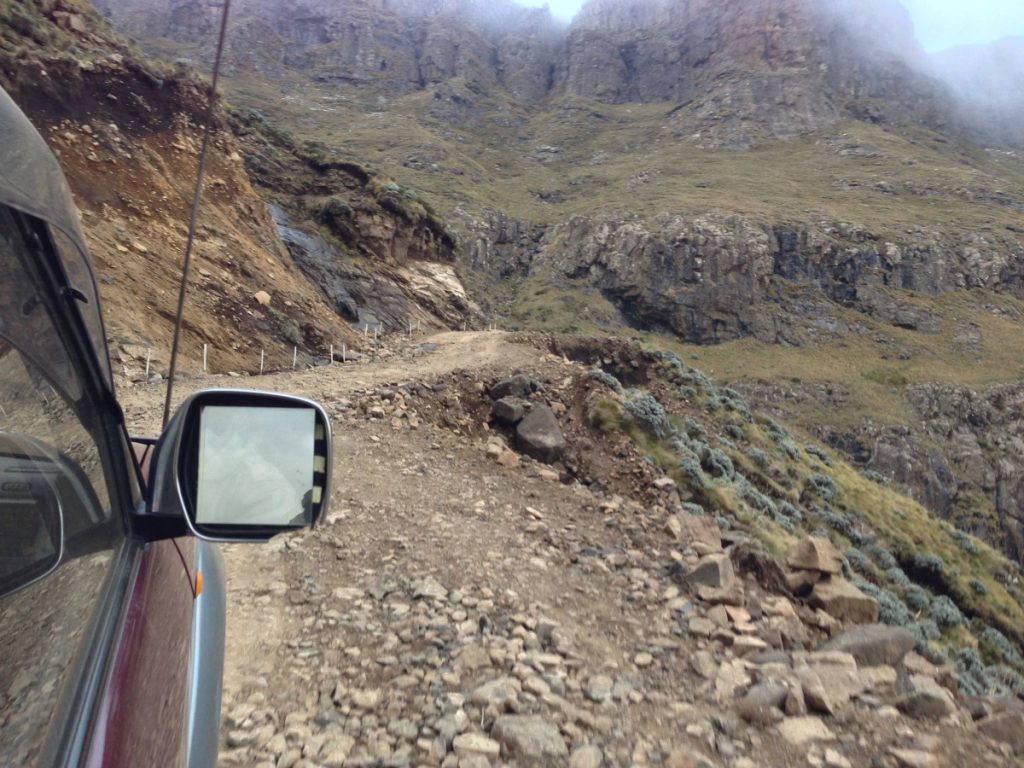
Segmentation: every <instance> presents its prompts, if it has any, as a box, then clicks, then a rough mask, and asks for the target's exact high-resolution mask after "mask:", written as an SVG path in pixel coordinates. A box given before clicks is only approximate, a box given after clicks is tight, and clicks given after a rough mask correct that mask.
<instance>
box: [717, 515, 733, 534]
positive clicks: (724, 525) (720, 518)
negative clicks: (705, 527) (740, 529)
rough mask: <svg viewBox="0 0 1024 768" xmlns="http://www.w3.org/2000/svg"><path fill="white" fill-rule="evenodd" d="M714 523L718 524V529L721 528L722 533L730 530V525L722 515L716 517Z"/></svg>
mask: <svg viewBox="0 0 1024 768" xmlns="http://www.w3.org/2000/svg"><path fill="white" fill-rule="evenodd" d="M715 522H716V523H717V524H718V527H719V528H721V529H722V530H723V531H727V530H729V529H730V528H732V523H731V522H729V518H727V517H724V516H722V515H716V516H715Z"/></svg>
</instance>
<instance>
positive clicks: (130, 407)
mask: <svg viewBox="0 0 1024 768" xmlns="http://www.w3.org/2000/svg"><path fill="white" fill-rule="evenodd" d="M517 370H523V371H525V372H527V373H528V374H529V375H531V376H532V377H534V379H535V380H536V381H538V382H541V383H542V385H543V390H542V393H543V397H544V398H545V399H548V400H549V401H550V402H553V403H554V404H555V405H557V404H558V403H557V402H556V401H558V399H559V397H560V396H561V395H560V393H562V392H563V391H566V389H567V387H568V382H570V381H571V380H574V377H575V380H578V379H579V378H580V374H581V373H582V372H583V368H582V367H581V366H579V365H577V364H575V363H570V362H569V361H567V360H564V359H562V358H560V357H557V356H554V355H551V354H549V353H547V352H544V351H541V350H539V349H538V348H536V347H533V346H529V345H525V344H518V343H513V340H512V339H511V338H510V337H508V336H506V335H504V334H500V333H462V334H458V333H447V334H441V335H437V336H434V337H431V338H428V339H415V340H405V341H403V342H402V343H401V344H399V345H397V346H396V347H395V348H394V349H392V350H390V351H389V352H388V353H387V355H382V356H381V357H380V358H378V359H376V360H373V361H371V360H363V361H361V362H358V363H351V364H348V365H335V366H331V367H322V368H318V369H315V370H309V371H304V372H299V373H294V374H277V375H272V376H265V377H260V378H231V377H215V378H211V379H207V380H189V381H186V382H183V383H182V384H180V385H178V388H177V398H178V399H179V400H180V399H181V398H183V397H185V396H186V395H187V393H188V392H189V391H191V390H192V389H194V388H196V387H198V386H211V385H212V386H244V387H258V388H261V389H274V390H280V391H287V392H292V393H296V394H301V395H304V396H308V397H313V398H316V399H318V400H320V401H321V402H322V403H324V404H325V406H326V407H327V409H328V410H329V412H330V413H331V417H332V421H333V428H334V448H335V453H334V456H335V462H334V475H333V482H334V491H333V493H332V496H331V510H330V512H329V514H328V516H327V520H326V521H325V523H324V524H323V525H321V526H319V527H318V528H317V529H315V530H314V531H312V532H303V533H301V534H296V535H291V536H287V537H279V538H278V539H276V540H274V541H273V542H271V543H269V544H266V545H245V546H243V545H234V546H227V547H224V551H225V555H226V558H227V562H228V573H229V577H228V579H229V613H228V646H227V668H226V670H225V688H224V707H223V712H224V722H223V744H222V752H221V763H222V765H224V766H254V765H258V766H261V767H262V766H274V767H275V768H290V767H294V766H408V765H444V766H449V767H452V766H485V765H491V764H494V763H495V762H498V761H503V762H507V763H511V764H516V765H535V764H545V765H561V764H568V765H572V766H576V767H577V768H582V767H584V766H592V767H593V766H599V765H669V766H676V767H681V766H701V765H710V766H735V767H736V768H756V767H757V766H769V765H770V766H785V765H792V766H806V765H808V764H810V765H815V766H820V765H828V766H831V767H832V768H842V767H843V766H851V765H870V764H872V759H873V758H874V757H876V756H879V755H881V756H883V757H884V759H883V761H882V762H881V763H880V764H881V765H890V764H892V765H896V764H897V763H895V762H894V760H895V758H891V754H893V753H892V750H893V749H897V748H907V749H911V750H914V749H918V750H920V751H925V752H927V753H928V754H941V755H942V756H943V759H944V760H945V759H947V758H948V759H950V760H951V761H959V762H960V764H963V765H968V764H972V765H975V764H982V763H979V762H977V760H978V759H985V760H989V761H992V760H994V761H995V762H990V764H992V765H998V764H1005V759H1006V755H1005V754H1004V753H999V752H997V751H996V752H993V751H991V750H990V749H988V747H986V749H988V751H985V750H982V751H978V750H979V747H978V745H977V744H976V743H975V741H974V740H972V738H971V734H970V733H968V732H967V731H964V730H962V729H960V730H956V729H954V730H953V731H952V732H951V733H947V734H945V736H944V739H943V740H939V739H938V737H937V734H938V732H939V728H940V726H939V725H938V724H936V723H927V722H923V723H922V722H917V721H912V722H911V721H908V720H907V719H906V718H903V717H902V716H900V715H899V714H896V715H895V716H893V713H895V712H896V711H895V710H894V709H892V707H884V706H883V702H882V700H881V699H880V698H876V700H874V701H873V702H871V703H870V705H864V706H860V705H858V706H857V707H853V705H852V704H851V708H850V709H848V710H844V711H843V715H842V718H832V719H831V720H830V722H829V727H830V728H831V729H832V730H829V727H825V726H824V724H822V723H821V721H819V720H818V718H817V717H813V716H809V717H804V718H801V717H794V718H790V719H789V720H787V721H786V722H787V723H795V724H796V725H797V726H799V727H800V728H803V727H805V726H806V728H809V729H810V730H811V731H812V732H813V733H812V734H811V735H809V736H807V737H806V741H804V740H803V739H804V738H805V735H804V732H803V731H800V732H799V733H797V732H792V733H791V732H790V731H785V732H783V730H782V729H781V728H776V727H775V725H773V722H774V721H773V720H772V719H770V718H768V719H764V720H763V721H759V720H758V719H757V717H753V718H750V717H747V719H744V718H741V717H740V716H739V715H738V714H737V711H738V710H737V707H738V704H737V699H738V697H739V696H740V695H741V694H742V692H743V691H745V690H746V689H747V688H748V687H749V686H751V684H752V683H754V682H757V681H758V680H760V681H761V682H762V683H764V682H765V681H766V680H770V679H771V678H770V677H766V674H767V673H766V672H765V671H764V670H765V669H769V670H771V669H775V668H774V667H771V665H772V664H774V665H775V667H778V668H779V669H783V668H785V669H789V667H786V665H787V664H792V663H793V662H792V658H790V657H789V655H788V654H786V653H781V652H779V651H773V650H772V649H771V648H768V646H767V644H766V643H764V642H763V641H761V640H760V639H758V638H756V637H753V636H752V635H750V634H749V633H750V632H752V631H753V630H754V629H755V628H754V626H753V625H752V624H750V621H752V620H753V621H757V622H758V627H757V632H759V633H760V634H761V635H762V636H765V637H769V638H771V637H775V636H778V637H782V636H783V634H784V633H790V634H791V635H792V636H793V637H804V638H806V637H808V635H807V629H806V628H805V627H804V624H803V623H802V619H801V618H798V617H797V614H796V612H794V611H793V608H792V606H790V605H789V604H788V601H785V598H782V599H781V600H779V599H777V598H774V597H772V596H769V595H765V594H763V592H762V591H761V590H760V589H759V588H758V586H757V585H756V584H752V583H750V582H747V583H745V584H743V585H742V586H741V587H740V589H741V596H742V598H743V599H742V602H744V603H745V604H746V605H747V606H748V607H750V608H751V609H752V610H751V611H749V612H748V611H747V609H742V608H741V609H739V610H740V611H742V612H743V614H741V613H735V614H727V613H726V611H725V609H724V608H723V606H722V605H721V604H715V600H714V599H711V602H708V601H706V600H704V599H697V598H696V597H694V596H691V595H690V594H687V592H686V591H685V590H684V589H681V587H680V585H679V582H678V580H677V578H676V574H677V573H678V572H679V571H680V566H679V565H678V564H680V563H682V564H683V566H687V567H688V566H692V565H693V564H695V563H696V562H697V555H696V553H695V552H694V551H693V549H692V548H691V547H690V546H687V545H686V543H685V542H682V543H681V542H679V541H677V540H676V539H675V537H674V536H670V535H668V532H667V531H665V530H664V528H665V519H666V517H667V513H666V512H665V510H664V509H662V508H661V507H659V506H658V505H653V506H651V505H645V504H641V503H639V502H638V501H636V500H632V499H630V498H622V497H619V496H615V495H613V494H609V493H596V492H595V491H593V490H591V489H590V488H588V487H586V486H584V485H581V484H579V483H575V482H573V483H569V484H566V483H563V482H560V478H559V473H558V472H557V471H552V469H551V468H549V467H547V466H545V465H542V464H539V463H537V462H534V461H532V460H529V459H526V458H525V457H524V458H523V459H522V461H521V462H519V461H518V460H516V461H515V462H513V463H514V464H518V465H515V466H509V467H505V466H502V465H500V464H499V463H497V462H496V461H495V456H497V455H499V452H497V451H491V452H490V453H489V452H488V450H487V447H488V446H487V443H488V440H490V441H491V442H494V438H493V437H489V432H488V429H487V425H486V420H485V419H484V420H483V421H481V420H480V419H478V418H477V417H476V416H474V415H473V411H472V409H469V410H466V409H464V408H463V400H465V399H467V398H468V395H467V393H472V392H474V391H477V390H479V389H481V388H483V387H484V386H490V385H491V384H493V383H494V382H495V381H496V380H498V379H500V378H503V377H506V376H508V375H510V374H511V373H513V372H514V371H517ZM162 395H163V388H162V387H159V386H155V385H145V386H136V387H134V388H129V389H127V390H126V391H122V396H123V400H124V402H125V403H126V413H127V416H128V420H129V423H130V425H131V428H132V430H133V431H135V432H143V433H146V432H149V433H152V432H153V431H154V430H155V429H156V427H157V423H156V421H155V418H157V417H158V414H159V412H160V407H159V406H160V402H161V398H162ZM563 399H565V398H563ZM570 418H571V416H567V417H564V418H563V422H564V421H565V420H566V419H570ZM592 450H593V451H594V452H600V451H601V450H605V451H610V452H611V453H610V454H609V455H610V456H611V457H612V460H614V461H615V462H618V464H621V467H618V466H617V465H615V466H617V471H621V472H623V473H626V474H630V473H632V474H633V475H635V476H636V477H638V478H646V477H648V476H649V475H650V467H649V466H648V465H646V464H644V463H643V462H642V461H640V460H639V459H638V457H637V456H636V455H635V454H629V453H627V452H626V451H624V450H623V449H621V448H615V447H609V446H604V445H596V444H595V445H594V446H593V447H592ZM631 462H632V463H631ZM608 466H612V465H608ZM563 479H564V478H563ZM642 482H647V483H649V481H648V480H643V481H642ZM595 487H597V486H595ZM704 519H705V520H706V519H707V518H704ZM712 528H713V529H714V531H713V537H712V538H716V537H717V528H715V526H714V525H712ZM685 569H686V568H683V569H682V570H685ZM730 573H731V572H730ZM755 606H756V608H755ZM730 610H734V609H732V608H730ZM776 611H777V612H776ZM755 612H756V615H755V616H753V617H751V616H750V614H751V613H755ZM744 614H746V615H747V618H743V615H744ZM801 615H803V614H801ZM808 615H809V616H810V618H809V619H806V616H805V619H806V620H809V621H815V620H816V619H815V618H814V616H813V613H812V614H808ZM737 616H739V617H740V618H739V619H737V618H736V617H737ZM769 625H770V627H771V628H772V631H774V632H775V633H776V634H775V635H772V634H770V633H768V632H767V630H768V628H769ZM780 627H781V628H782V629H779V628H780ZM801 633H802V634H801ZM787 636H788V635H787ZM758 644H760V646H759V645H758ZM762 646H763V647H764V649H765V653H766V654H767V655H766V656H765V658H764V659H762V660H760V661H757V663H754V662H752V661H751V660H750V659H751V654H752V653H754V652H756V651H757V650H758V648H759V647H762ZM772 654H774V655H772ZM759 665H768V666H767V667H764V666H759ZM780 665H781V666H780ZM776 672H778V670H776ZM773 674H774V673H773ZM780 674H781V673H780ZM786 674H788V675H790V677H780V679H784V680H790V679H791V678H792V673H791V672H787V673H786ZM780 685H783V684H782V683H780ZM785 685H791V683H785ZM757 688H758V686H754V688H752V689H751V690H756V689H757ZM782 690H783V695H785V691H786V690H788V689H786V688H785V687H783V689H782ZM762 693H763V691H762ZM799 701H800V703H801V705H802V706H803V709H802V712H803V714H804V715H806V714H807V710H806V705H803V698H802V696H801V697H800V699H799ZM787 706H788V705H787ZM794 706H796V705H794ZM794 714H797V715H799V714H800V711H795V712H794ZM779 716H781V713H779ZM748 721H749V722H748ZM804 721H807V722H806V723H805V722H804ZM808 723H809V724H808ZM819 725H820V726H821V727H822V728H824V729H825V730H824V733H822V732H820V731H816V730H815V729H817V728H818V727H819ZM794 727H796V726H794ZM979 755H981V756H982V757H981V758H979V757H978V756H979ZM971 760H975V762H970V761H971ZM999 760H1003V761H1004V762H1003V763H1000V762H998V761H999Z"/></svg>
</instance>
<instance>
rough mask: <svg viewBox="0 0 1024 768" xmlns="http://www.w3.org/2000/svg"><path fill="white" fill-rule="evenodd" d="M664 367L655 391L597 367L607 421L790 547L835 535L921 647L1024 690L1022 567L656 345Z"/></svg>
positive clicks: (728, 517)
mask: <svg viewBox="0 0 1024 768" xmlns="http://www.w3.org/2000/svg"><path fill="white" fill-rule="evenodd" d="M657 370H658V374H659V375H658V379H657V381H655V382H652V386H650V387H649V388H647V389H640V388H632V389H623V388H622V387H621V384H620V383H619V381H618V379H616V378H614V377H612V376H611V375H610V374H607V373H604V372H599V371H596V372H592V373H590V374H589V375H590V377H591V378H592V379H595V380H596V381H600V382H601V383H602V384H603V385H604V386H605V387H607V388H608V389H609V390H612V391H614V392H616V393H618V395H619V398H618V401H614V400H612V399H608V400H603V401H602V402H601V405H600V407H599V408H598V409H597V410H598V412H599V413H600V414H601V416H600V417H599V421H600V422H601V424H602V425H603V428H606V429H616V430H619V431H622V432H624V433H626V434H628V435H629V436H630V437H631V438H632V439H633V440H634V442H636V443H637V445H638V446H639V447H640V448H641V449H642V450H643V451H644V452H645V453H646V454H647V455H648V456H649V457H650V458H651V460H652V462H654V463H655V464H656V465H658V466H660V467H661V468H662V469H664V471H666V472H667V473H668V474H669V475H670V476H672V477H673V478H674V479H675V480H676V483H677V484H678V486H679V487H680V489H681V490H682V492H683V493H684V497H685V496H686V495H689V496H691V500H690V501H687V502H686V505H687V509H688V510H690V511H692V512H694V513H696V512H697V511H698V510H699V511H700V512H702V513H707V514H710V515H712V516H714V517H715V519H716V521H717V522H718V523H719V525H720V526H722V527H723V528H725V527H732V526H736V525H740V526H744V527H747V528H749V529H750V530H751V531H752V532H753V533H755V534H756V535H758V536H759V537H760V538H761V539H762V540H763V541H764V543H765V544H766V545H767V546H768V547H769V548H770V549H772V550H774V551H775V552H777V553H780V554H781V553H782V552H784V551H785V550H786V548H788V546H789V545H790V544H791V543H792V542H793V541H794V540H795V538H796V537H797V536H800V535H804V534H806V533H808V532H816V533H817V534H819V535H823V536H826V537H828V538H830V539H832V541H833V542H834V543H835V544H836V545H837V546H839V547H840V549H841V551H843V553H844V570H845V572H846V574H847V576H848V577H849V578H851V579H852V580H853V581H854V583H855V584H856V585H857V586H858V587H859V588H860V589H861V590H862V591H863V592H865V593H866V594H869V595H871V596H872V597H874V598H875V599H876V600H877V601H878V604H879V611H880V620H881V621H882V622H885V623H888V624H893V625H897V626H907V627H909V628H910V629H911V630H912V631H913V632H914V634H915V637H916V638H917V648H918V651H919V652H920V653H922V654H923V655H925V657H926V658H928V659H929V660H931V661H933V662H935V663H945V662H947V661H949V660H953V662H954V663H955V665H956V669H957V674H958V675H959V676H960V677H961V678H963V679H964V680H965V681H966V684H967V685H968V686H969V687H971V688H972V689H977V690H985V691H1000V690H1014V689H1015V686H1016V685H1017V683H1018V678H1019V677H1020V675H1021V674H1022V673H1024V659H1022V653H1021V643H1022V641H1024V609H1022V606H1021V604H1020V602H1019V599H1018V597H1017V596H1015V595H1014V594H1011V593H1010V591H1009V588H1008V587H1009V586H1010V585H1011V582H1012V581H1013V580H1014V579H1015V578H1016V577H1015V576H1013V574H1016V573H1018V569H1017V567H1016V566H1014V565H1012V564H1011V563H1009V562H1008V561H1007V560H1006V559H1005V558H1004V557H1003V556H1002V555H1000V554H999V553H997V552H995V551H994V550H992V549H991V548H990V547H987V546H985V545H984V544H982V543H980V542H978V541H977V540H976V539H974V538H973V537H971V536H969V535H968V534H965V533H963V532H961V531H958V530H956V529H954V528H953V527H952V526H950V525H948V524H946V523H942V522H939V521H936V520H934V518H932V517H931V516H930V515H929V514H928V513H927V512H926V511H925V510H924V509H923V508H921V507H920V506H919V505H917V504H916V503H914V502H913V501H911V500H909V499H907V498H906V497H903V496H901V495H900V494H899V493H897V492H896V491H895V490H893V489H891V488H889V487H888V486H887V485H885V484H881V483H877V482H873V481H872V480H871V479H870V478H868V477H865V475H864V474H863V473H861V472H858V471H856V470H854V469H853V468H852V467H850V466H849V465H847V464H845V463H844V462H842V461H839V460H837V459H834V458H832V456H831V455H830V453H829V452H828V451H826V449H825V448H823V447H821V446H819V445H817V444H815V443H813V442H804V441H801V443H800V444H801V445H802V446H803V450H801V448H799V447H798V443H797V442H796V441H795V440H794V437H793V435H792V434H791V433H790V432H789V430H788V429H786V428H785V427H783V426H782V425H780V424H778V423H777V422H775V421H774V420H772V419H768V418H764V417H762V416H760V415H759V414H758V413H756V412H755V411H754V410H753V409H751V408H749V406H748V405H747V404H746V403H745V402H744V401H743V400H742V397H741V396H740V395H739V394H738V393H737V392H736V391H735V390H720V389H718V388H716V387H715V385H714V384H713V382H712V381H711V380H710V379H709V378H708V377H707V376H705V375H704V374H702V373H700V372H699V371H697V370H695V369H693V368H690V367H689V366H687V365H686V364H684V363H683V362H682V360H680V359H679V358H678V357H677V356H675V355H673V354H671V353H657ZM655 391H660V392H663V393H664V394H663V398H662V399H659V397H658V396H656V395H655V394H654V393H655Z"/></svg>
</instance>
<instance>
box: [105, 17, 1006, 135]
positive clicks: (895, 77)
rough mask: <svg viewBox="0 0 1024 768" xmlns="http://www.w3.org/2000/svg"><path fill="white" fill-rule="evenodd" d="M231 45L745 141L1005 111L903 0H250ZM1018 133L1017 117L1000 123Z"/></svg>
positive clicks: (263, 61) (250, 66)
mask: <svg viewBox="0 0 1024 768" xmlns="http://www.w3.org/2000/svg"><path fill="white" fill-rule="evenodd" d="M97 4H98V6H99V8H100V9H101V10H102V11H103V12H104V13H105V14H107V15H108V16H109V17H110V18H111V19H112V21H114V23H115V24H117V25H118V26H119V28H120V29H122V30H123V31H125V32H127V33H128V34H130V35H133V36H135V37H137V38H140V39H143V40H153V39H159V38H164V39H168V40H172V41H175V42H176V43H178V44H183V45H187V46H194V47H196V48H199V49H206V53H205V55H206V56H208V54H209V46H210V44H211V42H212V41H213V40H214V39H215V35H214V27H215V24H216V22H217V18H218V13H219V11H218V7H217V4H215V3H209V2H203V1H202V0H98V2H97ZM231 41H232V42H231V46H230V52H229V57H230V60H231V62H232V64H233V65H234V66H235V67H236V68H237V69H239V70H243V71H256V72H260V73H262V74H265V75H267V74H269V75H280V74H281V73H282V72H285V71H299V72H303V73H307V74H309V75H311V76H312V77H313V78H315V79H316V80H318V81H321V82H329V83H334V84H337V85H342V86H355V87H362V88H369V89H371V90H373V91H374V92H381V93H388V94H392V95H394V94H405V93H410V92H414V91H416V90H420V89H423V88H429V87H432V86H434V85H437V84H439V83H443V82H446V81H449V80H452V79H459V80H461V81H464V82H465V83H467V84H468V85H469V87H470V88H471V89H472V90H474V91H476V92H486V91H490V90H493V89H495V88H499V89H502V90H503V91H505V92H507V93H508V94H510V95H511V96H513V97H514V98H517V99H521V100H523V101H526V102H529V103H537V102H541V101H543V100H545V99H548V98H552V97H554V98H558V97H564V96H582V97H587V98H593V99H596V100H598V101H604V102H611V103H623V102H641V103H652V102H675V104H676V109H675V112H674V113H673V116H672V118H671V122H672V124H673V127H674V129H675V131H676V132H677V134H678V136H679V137H680V138H688V137H694V136H696V137H699V138H703V140H704V141H705V142H707V141H711V142H713V143H716V144H720V145H729V146H743V145H746V144H749V143H750V142H751V141H754V140H757V139H759V138H762V137H764V136H767V137H776V138H778V137H787V136H795V135H800V134H802V133H806V132H808V131H813V130H815V129H817V128H821V127H823V126H827V125H832V124H834V123H836V122H837V121H838V120H840V119H841V118H844V117H854V118H857V119H865V120H870V121H872V122H884V123H896V124H899V123H905V122H912V123H916V124H921V125H926V126H928V127H932V128H946V129H949V128H951V124H956V125H957V126H959V129H963V130H966V129H967V128H968V126H972V127H977V126H979V125H984V126H985V127H986V132H987V135H989V136H990V137H991V136H993V135H995V134H996V133H999V132H997V131H994V127H995V126H997V125H998V122H997V121H996V120H995V119H993V116H992V114H991V110H987V111H985V110H984V109H983V106H984V105H979V104H978V103H975V105H974V107H975V108H974V109H972V110H956V109H954V94H953V93H952V92H951V91H950V90H949V89H948V88H946V87H945V86H943V85H941V84H940V83H939V82H938V81H937V80H935V79H933V78H932V77H931V76H930V74H931V72H932V71H936V70H934V69H931V68H930V67H929V65H928V62H927V60H926V57H925V55H924V53H923V52H922V51H921V49H920V46H919V45H918V43H917V41H916V38H915V37H914V34H913V28H912V26H911V24H910V20H909V17H908V16H907V14H906V12H905V11H904V10H903V8H902V7H901V6H900V5H899V3H898V2H896V0H871V2H870V4H868V5H865V4H864V3H853V2H850V0H758V1H757V2H741V3H717V2H712V0H694V1H693V2H686V3H678V2H669V1H668V0H629V1H628V2H617V1H616V0H592V1H591V2H589V3H587V4H586V5H585V6H584V8H583V10H582V11H581V12H580V13H579V15H578V16H577V17H576V19H574V20H573V22H572V24H571V25H570V26H569V27H568V28H563V27H562V25H560V24H559V23H557V22H556V21H554V20H553V19H552V18H551V16H550V15H549V14H548V13H547V11H545V10H538V9H525V8H522V7H520V6H518V5H516V4H514V3H513V2H511V0H503V2H499V3H482V2H479V0H444V1H443V2H431V3H416V2H396V1H395V0H346V2H328V0H286V1H285V2H277V0H274V2H270V1H269V0H240V1H239V2H237V3H236V4H235V5H234V27H233V31H232V38H231ZM999 135H1000V137H1001V138H1003V139H1014V138H1019V137H1017V136H1016V133H1015V129H1013V130H1007V131H1004V132H1002V133H1000V134H999Z"/></svg>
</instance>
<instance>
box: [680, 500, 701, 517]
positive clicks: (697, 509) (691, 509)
mask: <svg viewBox="0 0 1024 768" xmlns="http://www.w3.org/2000/svg"><path fill="white" fill-rule="evenodd" d="M683 511H684V512H687V513H689V514H691V515H696V516H697V517H703V516H704V507H702V506H701V505H700V504H694V503H693V502H690V501H684V502H683Z"/></svg>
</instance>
